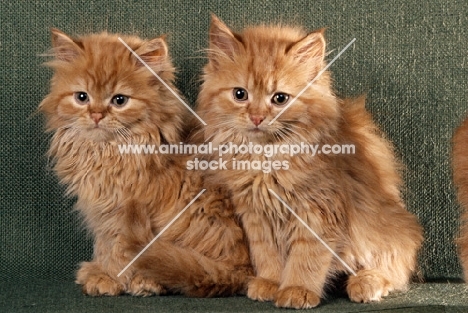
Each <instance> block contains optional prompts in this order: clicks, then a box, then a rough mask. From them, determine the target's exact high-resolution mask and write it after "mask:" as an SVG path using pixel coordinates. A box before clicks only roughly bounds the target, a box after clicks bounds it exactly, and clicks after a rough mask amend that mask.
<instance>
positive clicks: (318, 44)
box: [289, 29, 326, 74]
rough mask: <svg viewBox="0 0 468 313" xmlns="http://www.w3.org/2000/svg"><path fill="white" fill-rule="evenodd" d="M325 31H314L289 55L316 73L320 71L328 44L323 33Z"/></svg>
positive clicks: (295, 46) (294, 47) (297, 43)
mask: <svg viewBox="0 0 468 313" xmlns="http://www.w3.org/2000/svg"><path fill="white" fill-rule="evenodd" d="M324 32H325V29H320V30H317V31H314V32H312V33H310V34H308V35H307V36H305V37H304V38H302V39H301V40H299V41H298V42H296V43H295V44H294V45H293V46H292V47H291V49H290V50H289V53H290V54H291V55H293V56H294V58H296V59H297V60H299V62H301V63H303V64H304V65H306V66H308V67H309V68H311V70H313V71H314V72H315V74H316V73H317V72H318V71H320V69H321V67H322V65H323V60H324V59H325V48H326V42H325V37H324V36H323V33H324Z"/></svg>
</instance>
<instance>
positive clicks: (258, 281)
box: [242, 213, 283, 301]
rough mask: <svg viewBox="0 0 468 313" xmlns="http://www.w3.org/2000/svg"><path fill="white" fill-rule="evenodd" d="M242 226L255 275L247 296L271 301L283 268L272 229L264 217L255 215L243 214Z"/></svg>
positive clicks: (249, 284) (249, 285)
mask: <svg viewBox="0 0 468 313" xmlns="http://www.w3.org/2000/svg"><path fill="white" fill-rule="evenodd" d="M242 224H243V227H244V231H245V233H246V236H247V239H248V242H249V249H250V258H251V261H252V264H253V266H254V270H255V274H256V277H254V278H252V279H251V280H250V282H249V283H248V288H247V296H248V297H249V298H250V299H253V300H257V301H271V300H273V299H274V296H275V294H276V292H277V290H278V287H279V281H280V277H281V271H282V267H283V266H282V262H281V257H280V254H279V251H278V249H277V246H276V239H275V238H274V237H273V236H274V235H273V229H272V228H271V226H270V222H269V221H268V220H267V219H266V218H265V217H264V216H262V215H260V214H255V213H244V214H243V215H242Z"/></svg>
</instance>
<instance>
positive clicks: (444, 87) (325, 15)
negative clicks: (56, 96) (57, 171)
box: [0, 0, 468, 312]
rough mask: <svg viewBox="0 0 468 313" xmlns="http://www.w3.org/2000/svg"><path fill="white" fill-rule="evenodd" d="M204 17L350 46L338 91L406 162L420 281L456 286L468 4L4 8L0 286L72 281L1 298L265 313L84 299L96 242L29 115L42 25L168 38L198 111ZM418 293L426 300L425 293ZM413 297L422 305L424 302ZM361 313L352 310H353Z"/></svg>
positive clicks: (338, 68)
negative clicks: (457, 159) (457, 135)
mask: <svg viewBox="0 0 468 313" xmlns="http://www.w3.org/2000/svg"><path fill="white" fill-rule="evenodd" d="M211 12H213V13H215V14H217V15H218V16H219V17H220V18H221V19H223V20H224V21H225V22H226V23H227V24H228V25H230V26H232V27H233V28H237V29H241V28H242V27H243V26H246V25H249V24H258V23H284V24H293V25H303V26H304V27H306V28H307V29H309V30H314V29H317V28H321V27H327V32H326V35H327V38H328V51H330V55H329V59H331V58H333V56H334V55H335V54H336V53H337V52H338V51H339V50H340V49H341V48H343V47H344V46H345V45H346V44H347V43H348V42H349V41H351V39H353V38H356V42H355V44H354V45H353V46H352V47H351V48H350V49H349V50H348V51H346V52H345V53H344V54H343V56H342V57H341V58H340V59H339V60H337V61H336V63H335V64H333V65H332V66H331V71H332V72H333V77H334V80H335V87H336V90H337V92H338V94H340V95H343V96H356V95H359V94H362V93H366V94H367V95H368V103H367V107H368V109H369V110H370V111H371V112H372V113H373V115H374V117H375V120H376V121H377V122H378V124H380V125H381V127H382V129H383V130H384V131H385V132H386V134H387V135H388V137H389V138H390V139H391V140H392V141H393V142H394V143H395V146H396V150H397V153H398V155H399V156H400V157H401V159H402V160H403V162H404V164H405V172H404V177H405V181H406V183H407V186H406V189H405V198H406V201H407V205H408V209H409V210H410V211H412V212H414V213H415V214H417V215H418V217H419V219H420V221H421V223H422V225H423V226H424V228H425V235H426V240H425V243H424V247H423V249H422V251H421V255H420V265H421V266H420V268H421V274H422V275H423V276H424V277H425V278H427V279H440V278H443V279H457V278H460V277H461V269H460V265H459V262H458V260H457V257H456V252H455V251H456V249H455V245H454V243H453V238H454V237H455V236H456V234H457V229H458V223H459V222H458V217H459V208H458V205H457V204H456V201H455V194H454V188H453V185H452V182H451V171H450V139H451V136H452V132H453V130H454V128H455V127H456V125H458V124H459V123H460V121H461V120H462V118H463V117H464V114H465V111H466V108H467V107H468V101H467V100H468V99H467V98H468V92H467V90H468V88H467V82H468V6H467V5H466V4H465V3H464V2H463V1H446V0H431V1H417V0H410V1H408V0H395V1H388V2H384V1H377V0H372V1H365V2H364V1H336V0H333V1H329V0H318V1H306V0H303V1H280V0H271V1H242V0H236V1H214V0H211V1H206V0H198V1H189V0H173V1H149V0H144V1H128V0H117V1H75V0H73V1H72V0H61V1H58V0H53V1H11V2H7V1H2V2H1V4H0V18H1V27H0V79H1V84H0V101H1V102H0V103H1V104H2V108H1V109H0V123H1V124H0V127H1V131H0V160H1V162H0V177H1V184H2V186H1V188H0V279H3V280H9V281H16V280H17V279H20V280H22V281H23V282H27V281H28V279H30V278H32V277H34V278H35V279H44V280H57V279H59V280H60V279H62V280H65V281H66V283H61V284H57V283H51V284H50V285H49V284H47V283H37V284H38V285H24V286H23V285H22V284H20V287H21V288H23V287H24V288H26V289H25V290H24V291H25V292H24V293H23V292H19V291H18V292H17V293H15V292H16V291H14V294H11V296H12V297H18V299H16V300H15V299H9V300H8V301H10V302H9V303H10V304H12V305H13V304H14V307H15V308H18V309H19V308H23V309H25V310H27V309H28V308H29V309H30V310H32V311H34V303H36V304H37V302H36V301H39V302H40V300H37V299H39V298H42V299H43V301H44V305H45V306H47V305H49V304H50V305H51V306H53V305H54V304H53V303H58V305H57V306H56V307H55V309H53V308H51V309H50V310H51V311H54V310H57V311H60V310H62V308H63V309H65V308H66V309H67V310H71V306H72V305H71V304H67V303H68V302H67V301H65V300H64V299H69V300H70V301H72V302H70V303H72V304H76V305H77V307H80V306H81V308H85V307H86V308H87V311H91V310H92V308H94V307H95V306H102V309H103V310H105V309H104V308H105V307H109V306H114V308H118V307H119V305H117V303H126V304H125V305H127V306H129V305H134V306H135V307H141V308H145V307H147V306H157V305H158V303H159V304H161V305H168V307H170V306H171V305H174V307H180V308H193V309H197V308H198V309H199V310H201V308H202V307H203V306H205V305H210V306H211V305H215V306H216V308H222V307H224V306H228V307H229V308H232V309H233V310H236V309H237V308H239V310H241V309H242V308H243V307H244V305H245V306H248V307H249V308H256V309H257V310H258V311H262V310H264V311H265V310H269V309H270V307H271V306H270V305H269V304H258V303H255V304H252V303H251V302H250V301H248V300H246V299H243V298H240V299H237V298H236V299H225V300H222V301H221V300H219V301H221V302H219V304H218V302H217V301H218V300H189V299H182V298H151V299H131V298H129V297H123V298H122V299H119V300H110V299H91V298H86V297H82V296H81V295H79V293H78V292H76V290H75V288H76V287H74V286H73V283H72V280H73V275H74V271H75V270H76V267H77V264H78V263H79V262H80V261H82V260H87V259H89V258H90V257H91V253H92V240H91V239H90V238H89V237H87V236H86V232H85V230H84V228H83V227H82V226H81V224H80V221H79V218H78V215H77V214H76V213H74V212H73V211H72V206H73V202H74V201H73V199H65V198H64V197H63V192H64V189H63V187H60V186H59V185H58V183H57V180H56V178H55V177H54V174H53V172H52V171H51V170H50V169H49V167H48V160H47V158H46V157H45V152H46V150H47V147H48V136H46V135H44V134H43V123H42V118H41V117H40V116H38V115H37V114H35V110H36V108H37V106H38V104H39V103H40V101H41V99H42V98H43V97H44V96H45V95H46V94H47V92H48V81H49V79H50V77H51V71H50V69H47V68H45V67H41V63H43V61H44V60H45V59H44V58H43V57H40V56H39V55H40V54H42V53H44V52H46V51H47V50H48V49H49V48H50V34H49V28H50V27H57V28H59V29H61V30H63V31H64V32H66V33H69V34H83V33H89V32H99V31H102V30H108V31H110V32H121V33H128V34H138V35H141V36H143V37H154V36H158V35H160V34H163V33H167V34H168V35H169V45H170V52H171V54H172V56H173V59H174V62H175V64H176V66H177V68H178V69H179V73H178V83H177V84H178V86H179V87H180V89H181V90H182V92H183V93H184V95H185V96H186V97H187V99H188V101H189V102H190V103H192V104H193V103H194V101H195V98H196V94H197V90H198V87H199V74H200V71H201V68H202V66H203V64H204V63H205V62H206V59H205V54H204V53H203V51H202V50H203V49H204V48H206V47H207V36H208V33H207V32H208V26H209V16H210V13H211ZM34 282H35V281H34ZM35 283H36V282H35ZM0 285H2V284H0ZM9 286H12V288H13V286H14V285H9ZM34 286H36V287H37V289H36V288H35V287H34ZM20 287H17V289H18V288H20ZM449 287H450V286H447V288H449ZM15 288H16V287H15ZM421 288H423V289H421V290H425V291H427V292H428V294H429V291H430V290H429V289H430V287H421ZM427 288H429V289H427ZM444 288H445V287H444ZM457 288H461V287H457ZM15 290H16V289H15ZM18 290H19V289H18ZM459 290H461V289H459ZM7 291H8V290H7ZM29 291H33V294H32V295H29V294H28V293H27V292H29ZM9 292H13V291H9ZM461 294H462V293H461ZM414 296H415V297H418V298H419V297H421V298H422V299H423V298H424V296H423V295H421V294H420V293H416V294H414ZM2 297H4V295H2ZM20 297H23V298H20ZM34 299H36V300H34ZM461 299H463V298H460V299H459V298H458V297H447V298H446V299H442V300H444V301H446V303H451V301H452V300H453V301H458V300H460V301H461ZM23 300H24V301H26V300H27V301H26V302H21V301H23ZM413 300H414V299H413ZM11 301H13V302H11ZM114 301H116V302H114ZM22 303H26V304H24V305H26V306H23V304H22ZM47 303H49V304H47ZM386 303H389V302H386ZM412 303H415V304H417V303H418V302H412ZM454 303H455V302H454ZM456 303H459V302H456ZM464 303H466V302H464ZM432 304H434V305H435V304H443V302H434V303H432ZM385 305H390V304H383V306H384V307H385ZM390 306H391V305H390ZM37 307H39V304H37ZM324 307H325V306H324ZM366 307H368V308H370V307H373V306H366ZM358 308H359V309H358ZM361 308H362V306H359V307H357V306H354V305H352V306H349V310H350V311H352V310H356V311H358V310H361ZM109 310H111V309H109ZM116 310H117V309H116ZM148 310H149V309H148ZM324 310H325V309H324ZM414 310H418V309H414ZM434 310H436V309H434ZM324 312H325V311H324ZM353 312H354V311H353ZM405 312H406V311H405ZM414 312H419V311H414ZM434 312H436V311H434Z"/></svg>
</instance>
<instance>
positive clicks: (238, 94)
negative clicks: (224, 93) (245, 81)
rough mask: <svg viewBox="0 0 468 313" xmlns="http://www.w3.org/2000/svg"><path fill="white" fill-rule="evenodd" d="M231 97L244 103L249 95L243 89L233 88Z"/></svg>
mask: <svg viewBox="0 0 468 313" xmlns="http://www.w3.org/2000/svg"><path fill="white" fill-rule="evenodd" d="M232 95H233V96H234V100H236V101H245V100H247V99H248V98H249V94H248V93H247V90H245V89H244V88H234V90H233V91H232Z"/></svg>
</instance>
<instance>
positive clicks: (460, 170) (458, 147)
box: [452, 118, 468, 280]
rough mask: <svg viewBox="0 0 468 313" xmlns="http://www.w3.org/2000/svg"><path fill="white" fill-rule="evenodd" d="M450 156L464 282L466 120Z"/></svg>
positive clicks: (467, 247) (467, 265)
mask: <svg viewBox="0 0 468 313" xmlns="http://www.w3.org/2000/svg"><path fill="white" fill-rule="evenodd" d="M452 155H453V160H452V167H453V180H454V183H455V186H456V188H457V192H458V202H459V203H460V205H461V207H462V215H461V223H462V225H461V229H460V237H459V238H458V239H457V244H458V252H459V255H460V261H461V265H462V268H463V274H464V277H465V280H468V118H466V119H465V120H464V121H463V122H462V124H461V125H460V126H459V127H458V128H457V130H456V131H455V134H454V136H453V152H452Z"/></svg>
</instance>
